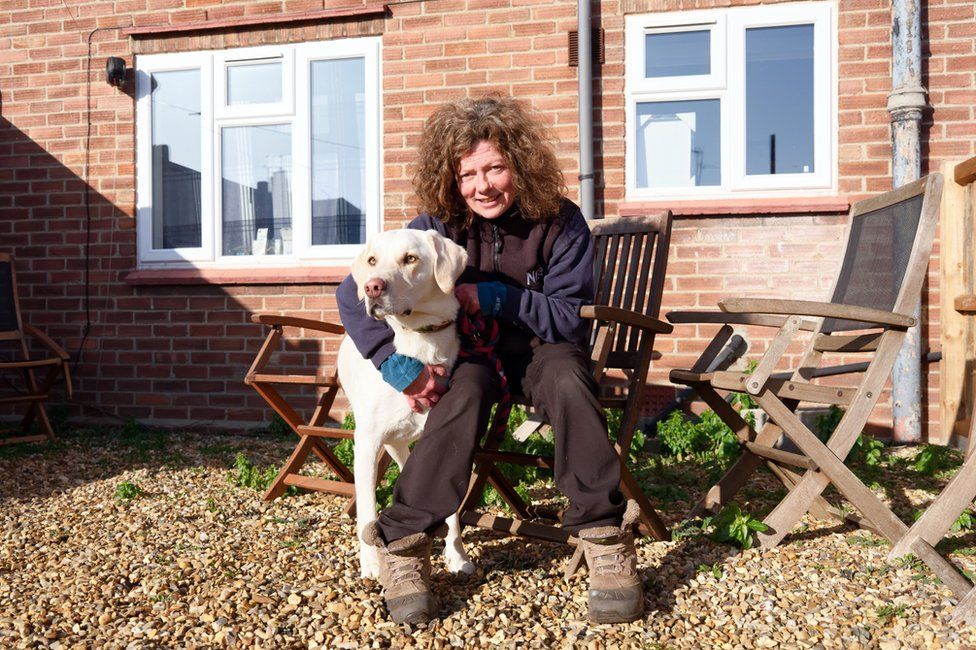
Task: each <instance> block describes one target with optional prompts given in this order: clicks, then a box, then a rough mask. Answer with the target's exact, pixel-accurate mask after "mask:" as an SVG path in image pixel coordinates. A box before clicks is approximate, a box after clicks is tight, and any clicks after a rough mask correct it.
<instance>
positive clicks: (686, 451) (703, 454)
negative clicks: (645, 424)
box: [657, 410, 739, 462]
mask: <svg viewBox="0 0 976 650" xmlns="http://www.w3.org/2000/svg"><path fill="white" fill-rule="evenodd" d="M657 435H658V437H659V438H660V439H661V444H662V445H664V449H665V451H666V452H667V453H669V454H671V455H672V456H674V457H675V458H676V459H677V460H678V461H679V462H680V461H683V460H686V459H690V458H694V459H697V460H708V459H710V458H718V459H723V460H734V459H735V458H737V457H738V455H739V440H738V438H736V436H735V434H734V433H732V430H731V429H730V428H729V427H727V426H726V425H725V423H724V422H722V420H721V419H720V418H719V417H718V415H716V414H715V412H714V411H710V410H708V411H704V412H703V413H702V414H701V415H700V416H699V417H698V420H697V421H695V422H692V421H691V420H689V419H688V418H687V417H686V416H685V414H684V413H682V412H681V411H674V412H672V413H671V415H670V416H668V419H667V420H665V421H663V422H659V423H658V425H657Z"/></svg>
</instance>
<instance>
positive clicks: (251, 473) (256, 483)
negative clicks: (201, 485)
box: [227, 453, 298, 496]
mask: <svg viewBox="0 0 976 650" xmlns="http://www.w3.org/2000/svg"><path fill="white" fill-rule="evenodd" d="M277 475H278V469H277V468H275V467H266V468H264V469H261V468H259V467H257V466H255V465H254V463H252V462H251V461H250V459H248V457H247V456H246V455H245V454H243V453H239V454H237V457H236V458H234V464H233V466H232V467H231V471H230V472H229V473H228V475H227V482H228V483H230V484H231V485H236V486H237V487H240V488H248V489H251V490H257V491H259V492H264V491H265V490H267V489H268V486H270V485H271V481H273V480H274V478H275V476H277ZM295 494H298V488H296V487H295V486H293V485H290V486H288V489H286V490H285V493H284V496H293V495H295Z"/></svg>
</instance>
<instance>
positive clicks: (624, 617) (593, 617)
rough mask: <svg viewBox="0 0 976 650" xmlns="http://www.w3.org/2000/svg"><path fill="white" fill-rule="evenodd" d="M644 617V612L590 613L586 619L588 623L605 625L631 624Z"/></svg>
mask: <svg viewBox="0 0 976 650" xmlns="http://www.w3.org/2000/svg"><path fill="white" fill-rule="evenodd" d="M643 615H644V610H643V609H641V610H640V611H636V612H626V613H620V612H590V613H589V615H588V616H587V619H588V620H589V621H590V623H593V624H596V625H603V624H606V623H633V622H634V621H637V620H640V618H641V617H642V616H643Z"/></svg>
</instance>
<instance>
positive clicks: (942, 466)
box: [912, 445, 962, 476]
mask: <svg viewBox="0 0 976 650" xmlns="http://www.w3.org/2000/svg"><path fill="white" fill-rule="evenodd" d="M961 462H962V458H961V457H960V454H959V452H958V451H956V450H955V449H950V448H949V447H943V446H941V445H925V447H924V448H923V449H922V450H921V451H920V452H918V453H917V454H916V455H915V460H914V461H913V462H912V465H913V466H914V468H915V471H916V472H918V473H919V474H922V475H924V476H934V475H936V474H938V473H939V472H942V471H945V470H947V469H952V468H953V467H957V466H958V465H959V464H960V463H961Z"/></svg>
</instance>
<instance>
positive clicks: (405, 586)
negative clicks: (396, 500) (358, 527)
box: [363, 522, 437, 625]
mask: <svg viewBox="0 0 976 650" xmlns="http://www.w3.org/2000/svg"><path fill="white" fill-rule="evenodd" d="M363 541H364V542H366V543H367V544H369V545H370V546H375V547H376V548H377V550H378V551H379V557H380V584H381V585H383V600H384V601H386V609H387V610H389V612H390V618H392V619H393V622H394V623H410V624H411V625H417V624H420V623H426V622H427V621H429V620H430V619H431V618H433V617H434V614H436V613H437V601H435V600H434V595H433V594H432V593H431V592H430V586H429V583H430V546H431V538H430V535H427V534H426V533H415V534H413V535H408V536H406V537H402V538H400V539H398V540H396V541H395V542H391V543H390V544H386V543H385V542H384V541H383V538H382V537H380V534H379V530H378V529H377V528H376V523H375V522H374V523H372V524H370V525H369V526H367V527H366V528H365V529H364V530H363Z"/></svg>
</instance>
